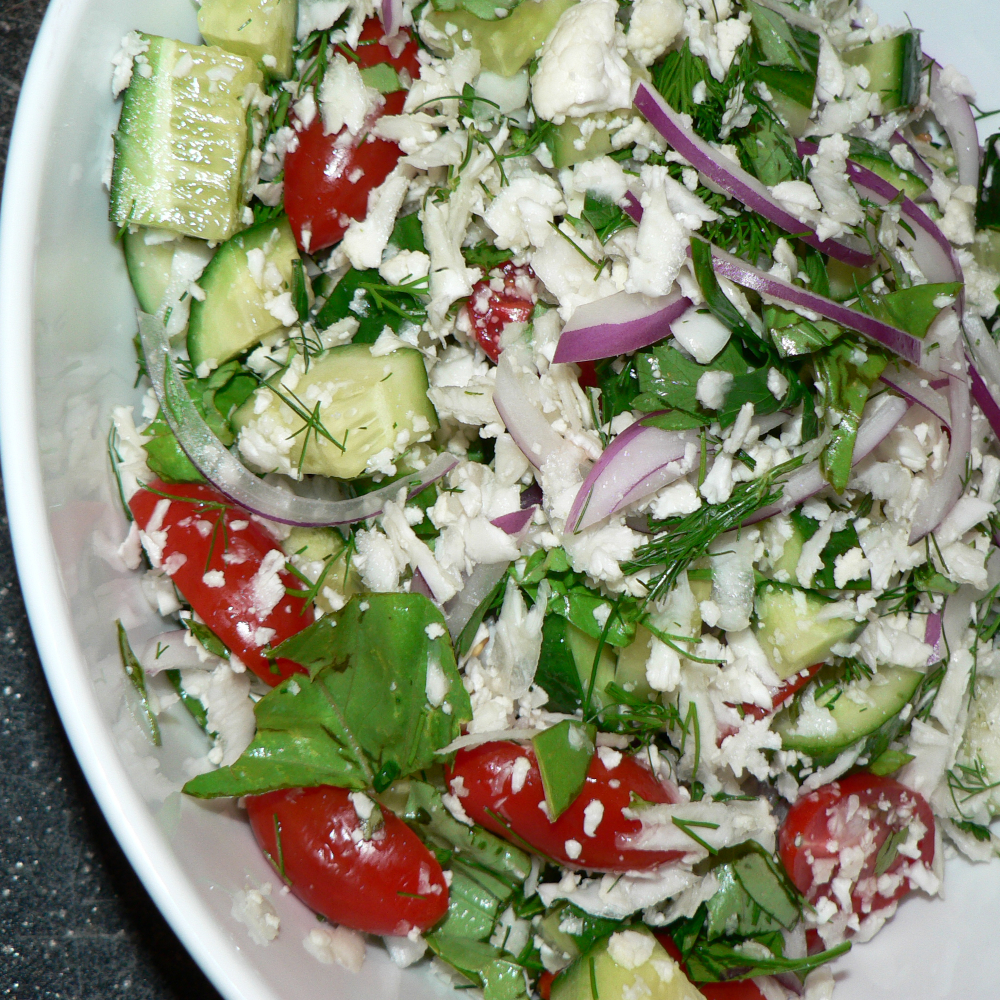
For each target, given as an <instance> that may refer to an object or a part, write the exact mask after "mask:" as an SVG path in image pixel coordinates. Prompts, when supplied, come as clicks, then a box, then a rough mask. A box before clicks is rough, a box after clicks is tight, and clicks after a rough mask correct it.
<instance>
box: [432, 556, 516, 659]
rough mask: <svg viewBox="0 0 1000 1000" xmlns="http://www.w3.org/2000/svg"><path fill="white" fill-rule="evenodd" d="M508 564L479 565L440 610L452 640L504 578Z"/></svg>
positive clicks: (458, 634) (459, 633) (460, 632)
mask: <svg viewBox="0 0 1000 1000" xmlns="http://www.w3.org/2000/svg"><path fill="white" fill-rule="evenodd" d="M509 566H510V563H509V562H498V563H480V564H479V565H478V566H476V567H475V568H474V569H473V570H472V572H471V573H470V574H469V576H468V577H467V578H466V581H465V586H464V587H463V588H462V589H461V590H460V591H459V592H458V593H457V594H456V595H455V596H454V597H453V598H452V599H451V600H450V601H448V603H447V604H445V605H444V607H443V608H442V609H441V611H442V613H443V614H444V623H445V625H447V626H448V633H449V635H450V636H451V638H452V640H456V639H458V637H459V636H460V635H461V634H462V629H463V628H465V626H466V625H468V624H469V619H470V618H471V617H472V615H473V613H474V612H475V610H476V608H478V607H479V605H480V604H482V603H483V601H485V600H486V598H487V597H489V595H490V594H491V593H493V588H494V587H495V586H496V585H497V584H498V583H499V582H500V581H501V580H502V579H503V578H504V574H505V573H506V572H507V568H508V567H509Z"/></svg>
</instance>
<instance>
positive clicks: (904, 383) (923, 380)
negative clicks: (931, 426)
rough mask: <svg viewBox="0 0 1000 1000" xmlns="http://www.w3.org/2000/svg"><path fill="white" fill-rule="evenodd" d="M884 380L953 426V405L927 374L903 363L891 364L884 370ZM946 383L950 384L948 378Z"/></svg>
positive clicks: (943, 422) (945, 423) (948, 425)
mask: <svg viewBox="0 0 1000 1000" xmlns="http://www.w3.org/2000/svg"><path fill="white" fill-rule="evenodd" d="M882 381H883V382H885V384H886V385H887V386H889V387H890V388H892V389H895V390H896V392H898V393H899V394H900V396H903V397H904V398H905V399H908V400H909V401H910V402H911V403H919V404H920V405H921V406H922V407H923V408H924V409H925V410H928V411H929V412H930V413H933V414H934V416H935V417H937V418H938V420H940V421H941V423H942V424H944V425H945V427H949V428H950V427H951V407H950V406H949V405H948V400H947V399H945V397H944V396H942V395H941V393H940V392H938V391H937V389H935V388H933V387H932V386H931V384H930V382H929V381H928V379H927V377H926V375H924V374H922V373H920V372H917V371H914V370H913V369H912V368H904V367H902V366H901V365H889V366H888V367H887V368H886V370H885V371H884V372H882ZM944 384H945V385H947V384H948V380H947V379H945V380H944Z"/></svg>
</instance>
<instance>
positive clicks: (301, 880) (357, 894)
mask: <svg viewBox="0 0 1000 1000" xmlns="http://www.w3.org/2000/svg"><path fill="white" fill-rule="evenodd" d="M246 805H247V813H248V814H249V816H250V826H251V827H252V828H253V832H254V836H255V837H256V838H257V843H258V844H260V846H261V849H262V850H263V851H264V852H265V853H266V854H267V856H268V860H269V861H270V862H271V864H273V865H274V866H275V868H276V870H277V871H278V873H279V875H281V876H282V877H283V878H284V880H285V881H286V883H287V884H288V885H289V886H290V887H291V890H292V892H294V893H295V895H296V896H298V897H299V899H301V900H302V902H303V903H305V904H306V906H308V907H309V908H310V909H312V910H315V911H316V913H320V914H322V915H323V916H324V917H326V918H327V920H329V921H331V922H332V923H335V924H343V925H344V926H345V927H351V928H353V929H354V930H356V931H364V932H365V933H367V934H392V935H395V936H400V937H401V936H403V935H405V934H408V933H410V931H412V930H413V929H414V928H416V930H418V931H425V930H428V929H430V928H431V927H433V926H434V924H436V923H437V922H438V921H439V920H440V919H441V918H442V917H443V916H444V915H445V913H446V912H447V910H448V886H447V884H446V883H445V880H444V874H443V872H442V871H441V866H440V865H439V864H438V862H437V858H435V857H434V855H433V854H432V853H431V852H430V851H429V850H428V849H427V848H426V847H424V845H423V844H422V843H421V841H420V838H419V837H418V836H417V835H416V834H415V833H414V832H413V831H412V830H411V829H410V828H409V827H408V826H407V825H406V824H405V823H404V822H403V821H402V820H401V819H400V818H399V817H398V816H396V815H395V814H394V813H392V812H390V811H389V810H388V809H384V810H382V815H383V826H382V827H381V829H379V830H376V831H375V832H374V833H373V834H372V835H371V838H370V839H369V840H365V839H364V838H363V837H362V836H361V832H362V831H361V820H359V819H358V815H357V813H356V812H355V809H354V805H353V804H352V802H351V800H350V797H349V793H348V792H347V790H346V789H343V788H335V787H334V786H332V785H320V786H318V787H316V788H287V789H282V790H281V791H276V792H267V793H266V794H264V795H253V796H249V797H248V798H247V800H246ZM279 839H280V846H279Z"/></svg>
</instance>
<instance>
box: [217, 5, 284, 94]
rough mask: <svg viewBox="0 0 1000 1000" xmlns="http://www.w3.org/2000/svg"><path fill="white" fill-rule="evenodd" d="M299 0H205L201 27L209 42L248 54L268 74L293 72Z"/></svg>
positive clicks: (272, 75) (281, 78)
mask: <svg viewBox="0 0 1000 1000" xmlns="http://www.w3.org/2000/svg"><path fill="white" fill-rule="evenodd" d="M298 8H299V5H298V0H204V2H203V3H202V5H201V9H200V10H199V11H198V30H199V31H200V32H201V35H202V37H203V38H204V39H205V41H206V42H208V43H209V45H218V46H219V47H220V48H223V49H226V50H227V51H229V52H236V53H238V54H239V55H241V56H247V57H248V58H250V59H252V60H253V61H254V62H255V63H257V64H258V65H259V66H260V67H261V69H262V70H263V71H264V74H265V75H266V76H270V77H273V78H274V79H277V80H287V79H288V78H289V77H290V76H291V75H292V46H293V44H294V42H295V29H296V26H297V24H298V17H299V9H298Z"/></svg>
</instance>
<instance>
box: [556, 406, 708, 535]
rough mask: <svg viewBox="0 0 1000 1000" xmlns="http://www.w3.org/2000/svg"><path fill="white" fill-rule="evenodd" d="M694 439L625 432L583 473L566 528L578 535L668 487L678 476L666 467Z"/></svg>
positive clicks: (650, 430)
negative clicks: (584, 474) (576, 532)
mask: <svg viewBox="0 0 1000 1000" xmlns="http://www.w3.org/2000/svg"><path fill="white" fill-rule="evenodd" d="M663 412H665V411H663ZM653 415H654V414H650V416H653ZM695 440H696V438H695V436H694V435H693V434H691V433H690V432H687V431H665V430H661V429H660V428H659V427H646V426H645V425H643V424H642V423H634V424H632V426H631V427H628V428H626V429H625V430H624V431H623V432H622V433H621V434H619V435H618V437H616V438H615V439H614V441H612V442H611V444H609V445H608V447H607V448H605V449H604V454H603V455H601V457H600V458H599V459H598V460H597V462H596V463H595V464H594V467H593V468H592V469H591V470H590V472H589V473H588V474H587V478H586V479H585V480H584V481H583V485H582V486H581V487H580V491H579V492H578V493H577V495H576V499H575V500H574V501H573V506H572V507H571V508H570V512H569V517H567V518H566V525H567V527H570V528H571V529H572V530H573V531H583V530H584V529H585V528H589V527H590V526H591V525H592V524H597V522H598V521H603V520H604V519H605V518H606V517H610V516H611V515H612V514H615V513H617V512H618V511H620V510H624V508H625V507H627V506H629V505H630V504H633V503H635V502H637V501H638V500H641V499H643V498H644V497H647V496H650V495H651V494H652V493H655V492H656V491H657V490H658V489H660V488H661V487H662V486H666V485H667V483H670V482H672V481H673V480H674V479H676V478H677V477H678V475H679V474H680V473H679V471H677V470H676V469H671V468H670V465H671V464H672V463H675V462H678V461H679V460H680V459H682V458H683V457H684V453H685V451H686V449H687V447H688V444H691V443H694V442H695Z"/></svg>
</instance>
